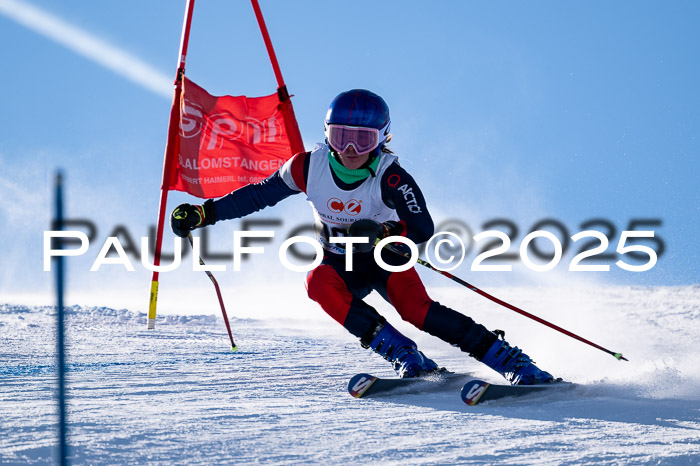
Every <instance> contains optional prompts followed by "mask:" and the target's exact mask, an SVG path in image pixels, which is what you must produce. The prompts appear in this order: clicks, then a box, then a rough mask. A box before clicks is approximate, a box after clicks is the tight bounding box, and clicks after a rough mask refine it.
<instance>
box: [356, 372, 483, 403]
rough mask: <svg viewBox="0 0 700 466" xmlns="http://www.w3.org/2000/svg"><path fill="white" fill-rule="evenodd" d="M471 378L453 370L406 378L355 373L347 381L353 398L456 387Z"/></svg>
mask: <svg viewBox="0 0 700 466" xmlns="http://www.w3.org/2000/svg"><path fill="white" fill-rule="evenodd" d="M469 378H471V376H469V375H468V374H456V373H454V372H441V373H438V374H431V375H426V376H424V377H413V378H406V379H390V378H382V377H376V376H374V375H372V374H357V375H355V376H354V377H352V378H351V379H350V382H349V383H348V392H349V393H350V394H351V395H352V396H354V397H355V398H369V397H373V396H381V395H384V394H389V393H397V392H398V393H402V394H409V393H420V392H424V391H431V390H435V388H436V387H440V388H441V389H445V388H450V389H452V388H453V386H455V387H454V388H455V389H456V388H458V387H459V386H460V385H462V384H463V383H464V381H465V380H466V379H469Z"/></svg>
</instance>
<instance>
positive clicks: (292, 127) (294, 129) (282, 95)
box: [250, 0, 304, 155]
mask: <svg viewBox="0 0 700 466" xmlns="http://www.w3.org/2000/svg"><path fill="white" fill-rule="evenodd" d="M250 3H251V4H252V5H253V10H254V11H255V17H256V18H257V20H258V26H259V27H260V33H261V34H262V36H263V40H264V41H265V47H266V48H267V54H268V55H269V56H270V63H272V70H273V71H274V72H275V78H277V96H278V97H279V99H280V110H281V112H282V116H283V117H284V127H285V129H286V130H287V137H288V138H289V143H290V145H291V148H292V155H294V154H298V153H299V152H304V141H303V140H302V138H301V132H300V131H299V125H298V124H297V119H296V116H294V108H293V107H292V100H291V99H290V95H289V91H287V85H286V84H285V83H284V78H283V77H282V71H281V70H280V65H279V63H278V62H277V55H275V49H274V48H272V41H271V40H270V34H269V32H268V31H267V26H266V25H265V19H264V18H263V15H262V11H261V10H260V5H259V4H258V0H250Z"/></svg>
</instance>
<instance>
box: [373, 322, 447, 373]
mask: <svg viewBox="0 0 700 466" xmlns="http://www.w3.org/2000/svg"><path fill="white" fill-rule="evenodd" d="M367 346H369V347H370V348H372V349H373V350H374V352H375V353H377V354H379V355H380V356H382V357H384V359H386V360H387V361H389V362H390V363H391V364H392V365H393V367H394V370H395V371H396V373H397V374H398V375H399V377H401V378H408V377H420V376H421V375H426V374H428V373H430V372H433V371H437V370H438V365H437V364H435V362H434V361H433V360H431V359H428V358H427V357H425V355H424V354H423V353H421V352H420V351H418V348H417V346H416V344H415V343H414V342H413V340H411V339H409V338H406V337H405V336H403V335H401V333H399V331H398V330H396V329H395V328H394V327H392V326H391V325H390V324H389V323H388V322H386V323H384V324H383V325H381V326H378V327H377V329H376V330H375V332H374V335H372V340H371V342H370V343H369V344H368V345H367Z"/></svg>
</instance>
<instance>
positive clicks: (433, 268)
mask: <svg viewBox="0 0 700 466" xmlns="http://www.w3.org/2000/svg"><path fill="white" fill-rule="evenodd" d="M386 248H387V249H388V250H389V251H391V252H393V253H395V254H398V255H400V256H403V257H406V258H408V259H411V255H410V254H408V253H405V252H403V251H400V250H398V249H397V248H396V247H395V246H393V245H391V244H388V245H387V246H386ZM418 263H419V264H420V265H423V266H425V267H427V268H429V269H430V270H434V271H435V272H438V273H439V274H442V275H444V276H446V277H447V278H449V279H450V280H453V281H455V282H457V283H459V284H460V285H462V286H464V287H466V288H468V289H470V290H472V291H474V292H475V293H478V294H480V295H481V296H483V297H485V298H487V299H490V300H491V301H493V302H494V303H497V304H500V305H501V306H503V307H505V308H508V309H510V310H511V311H515V312H517V313H518V314H521V315H524V316H525V317H529V318H530V319H532V320H534V321H536V322H539V323H541V324H543V325H546V326H547V327H550V328H553V329H554V330H556V331H558V332H561V333H563V334H564V335H567V336H569V337H571V338H574V339H576V340H578V341H580V342H583V343H585V344H587V345H590V346H592V347H594V348H597V349H599V350H601V351H603V352H605V353H608V354H610V355H612V356H614V357H615V359H617V360H618V361H619V360H622V361H628V359H627V358H625V357H624V356H622V353H615V352H614V351H610V350H609V349H606V348H603V347H602V346H600V345H597V344H595V343H593V342H592V341H589V340H586V339H585V338H583V337H580V336H578V335H576V334H575V333H572V332H570V331H568V330H566V329H563V328H561V327H559V326H558V325H555V324H553V323H551V322H548V321H546V320H544V319H542V318H540V317H537V316H536V315H533V314H530V313H529V312H525V311H523V310H522V309H520V308H518V307H515V306H513V305H512V304H508V303H507V302H505V301H503V300H501V299H498V298H496V297H495V296H492V295H490V294H488V293H486V292H485V291H482V290H480V289H479V288H477V287H475V286H474V285H472V284H470V283H467V282H466V281H464V280H462V279H461V278H459V277H456V276H454V275H452V274H451V273H450V272H447V271H446V270H440V269H438V268H436V267H434V266H433V265H432V264H431V263H430V262H428V261H424V260H423V259H421V258H420V257H419V258H418Z"/></svg>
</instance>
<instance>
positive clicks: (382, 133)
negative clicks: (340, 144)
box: [324, 89, 391, 147]
mask: <svg viewBox="0 0 700 466" xmlns="http://www.w3.org/2000/svg"><path fill="white" fill-rule="evenodd" d="M328 125H346V126H360V127H363V128H374V129H377V130H379V146H378V147H382V145H383V144H385V143H386V140H387V139H388V138H389V129H390V127H391V118H390V117H389V106H388V105H387V104H386V102H384V99H382V98H381V97H379V96H378V95H377V94H375V93H374V92H371V91H368V90H366V89H351V90H349V91H345V92H342V93H340V94H338V95H337V96H336V98H335V99H333V101H332V102H331V104H330V105H329V106H328V113H326V120H325V125H324V129H325V134H326V140H327V138H328Z"/></svg>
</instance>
